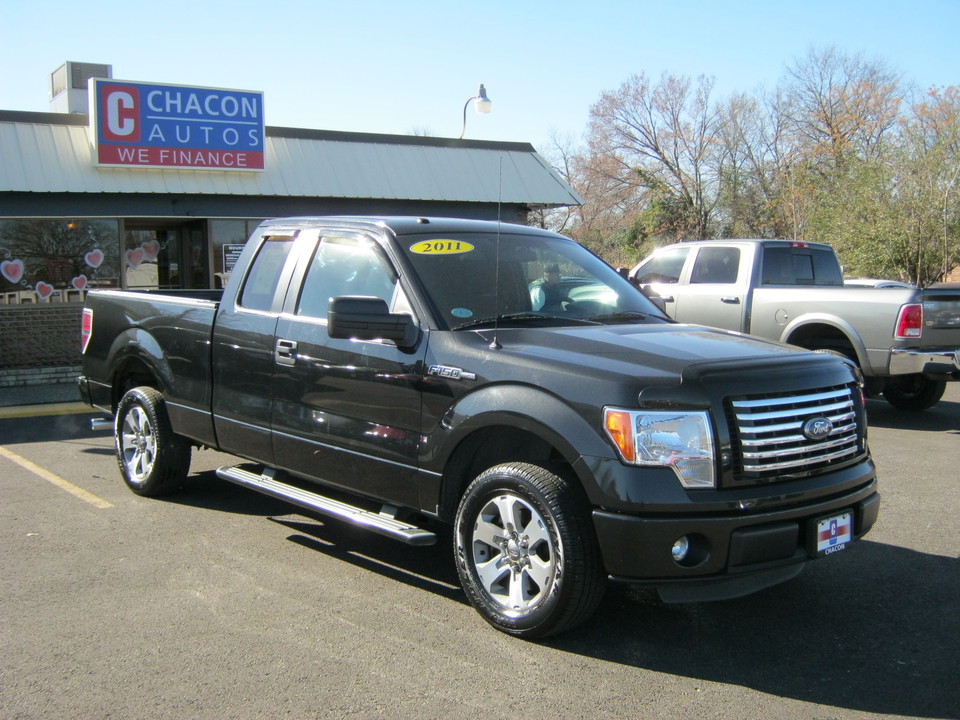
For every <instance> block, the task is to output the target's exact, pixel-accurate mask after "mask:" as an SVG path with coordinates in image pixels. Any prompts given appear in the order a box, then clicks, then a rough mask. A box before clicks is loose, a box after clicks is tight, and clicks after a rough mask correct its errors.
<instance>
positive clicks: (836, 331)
mask: <svg viewBox="0 0 960 720" xmlns="http://www.w3.org/2000/svg"><path fill="white" fill-rule="evenodd" d="M630 276H631V278H633V280H634V282H636V283H637V284H638V285H639V286H640V287H641V288H643V289H644V290H645V291H646V292H648V293H650V294H651V295H658V296H659V301H660V302H662V303H663V306H664V308H665V309H666V312H667V314H669V315H670V317H672V318H674V319H676V320H678V321H680V322H685V323H698V324H701V325H709V326H712V327H718V328H723V329H726V330H735V331H739V332H744V333H749V334H751V335H758V336H760V337H763V338H768V339H770V340H777V341H779V342H784V343H791V344H793V345H799V346H801V347H804V348H807V349H809V350H823V351H827V352H833V353H837V354H840V355H843V356H845V357H848V358H850V359H851V360H853V361H855V362H856V363H857V365H858V366H859V367H860V369H861V370H862V372H863V374H864V376H865V377H866V381H867V384H866V389H867V393H868V394H869V395H880V394H881V393H882V394H883V396H884V397H885V398H886V399H887V401H889V402H890V404H892V405H893V406H894V407H896V408H899V409H901V410H925V409H927V408H929V407H932V406H933V405H935V404H936V403H937V401H939V400H940V398H941V397H942V396H943V392H944V389H945V387H946V383H947V382H948V381H951V380H960V287H956V286H954V287H952V288H951V287H948V286H940V287H937V286H934V287H928V288H925V289H918V288H911V287H907V288H895V287H885V288H866V287H849V286H846V287H845V286H844V282H843V275H842V272H841V268H840V262H839V261H838V259H837V256H836V254H835V253H834V251H833V248H831V247H830V246H829V245H825V244H822V243H804V242H790V241H787V240H703V241H700V242H691V243H679V244H675V245H668V246H666V247H663V248H660V249H659V250H657V251H656V252H654V253H653V254H652V255H651V256H650V257H648V258H646V259H645V260H644V261H643V262H641V263H640V264H639V265H637V266H636V267H635V268H633V269H632V270H631V271H630Z"/></svg>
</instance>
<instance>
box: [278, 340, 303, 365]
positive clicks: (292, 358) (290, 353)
mask: <svg viewBox="0 0 960 720" xmlns="http://www.w3.org/2000/svg"><path fill="white" fill-rule="evenodd" d="M273 359H274V360H275V361H276V363H277V365H286V366H287V367H293V366H294V365H296V364H297V343H296V342H295V341H293V340H281V339H277V344H276V345H275V346H274V351H273Z"/></svg>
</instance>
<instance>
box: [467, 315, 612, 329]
mask: <svg viewBox="0 0 960 720" xmlns="http://www.w3.org/2000/svg"><path fill="white" fill-rule="evenodd" d="M527 320H530V321H536V322H540V323H544V324H551V325H556V324H560V325H599V324H600V323H599V322H597V321H596V320H595V319H593V318H576V317H561V316H559V315H540V314H538V313H532V312H518V313H507V314H505V315H499V316H497V317H495V318H494V317H486V318H478V319H477V320H468V321H467V322H465V323H461V324H460V325H457V326H456V327H455V328H453V329H454V330H467V329H469V328H475V327H482V326H485V325H496V324H497V323H503V324H507V325H509V324H510V323H514V322H518V321H521V322H525V321H527Z"/></svg>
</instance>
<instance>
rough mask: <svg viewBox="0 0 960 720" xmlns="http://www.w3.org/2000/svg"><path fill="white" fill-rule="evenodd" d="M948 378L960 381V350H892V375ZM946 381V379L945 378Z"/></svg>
mask: <svg viewBox="0 0 960 720" xmlns="http://www.w3.org/2000/svg"><path fill="white" fill-rule="evenodd" d="M913 373H923V374H924V375H935V376H941V377H942V376H948V377H953V378H956V379H960V349H957V350H954V349H950V348H947V349H940V350H911V349H909V348H893V349H891V350H890V374H891V375H909V374H913ZM944 379H946V378H944Z"/></svg>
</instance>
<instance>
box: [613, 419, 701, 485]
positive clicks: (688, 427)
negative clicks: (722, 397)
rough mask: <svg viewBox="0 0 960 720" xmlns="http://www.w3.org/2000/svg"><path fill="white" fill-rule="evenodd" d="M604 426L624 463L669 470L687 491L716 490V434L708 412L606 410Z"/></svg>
mask: <svg viewBox="0 0 960 720" xmlns="http://www.w3.org/2000/svg"><path fill="white" fill-rule="evenodd" d="M603 427H604V430H605V431H606V433H607V437H609V438H610V439H611V440H612V441H613V444H614V445H615V446H616V448H617V452H618V453H619V454H620V459H621V460H623V462H625V463H629V464H630V465H647V466H649V465H659V466H666V467H669V468H671V469H672V470H673V471H674V472H675V473H676V474H677V478H679V480H680V484H681V485H683V486H684V487H686V488H712V487H715V485H716V474H715V463H714V455H713V434H712V433H711V431H710V417H709V415H708V414H707V413H706V412H660V411H656V412H654V411H645V410H620V409H617V408H604V411H603Z"/></svg>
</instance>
